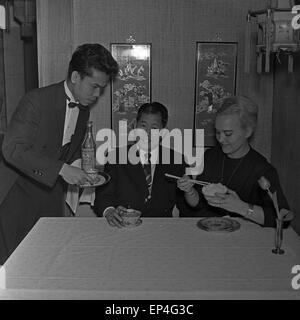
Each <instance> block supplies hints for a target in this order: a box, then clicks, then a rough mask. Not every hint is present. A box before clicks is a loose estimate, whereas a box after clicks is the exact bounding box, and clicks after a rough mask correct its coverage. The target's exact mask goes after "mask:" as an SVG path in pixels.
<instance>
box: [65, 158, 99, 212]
mask: <svg viewBox="0 0 300 320" xmlns="http://www.w3.org/2000/svg"><path fill="white" fill-rule="evenodd" d="M71 165H72V166H74V167H78V168H80V167H81V159H78V160H76V161H74V162H73V163H72V164H71ZM94 201H95V188H94V187H89V188H83V192H82V193H81V195H80V196H79V187H78V186H76V185H69V186H68V191H67V197H66V203H67V204H68V206H69V207H70V209H71V210H72V211H73V213H74V215H75V216H76V212H77V209H78V206H79V204H80V203H82V202H84V203H90V204H91V205H94Z"/></svg>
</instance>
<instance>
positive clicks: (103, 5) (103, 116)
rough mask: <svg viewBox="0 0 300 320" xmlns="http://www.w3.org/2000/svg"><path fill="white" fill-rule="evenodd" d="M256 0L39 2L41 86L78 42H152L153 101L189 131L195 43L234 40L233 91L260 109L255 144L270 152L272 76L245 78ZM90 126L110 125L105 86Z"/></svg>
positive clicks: (57, 73) (56, 74)
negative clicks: (246, 35)
mask: <svg viewBox="0 0 300 320" xmlns="http://www.w3.org/2000/svg"><path fill="white" fill-rule="evenodd" d="M262 7H264V1H261V0H243V1H240V0H122V1H120V0H73V1H72V0H37V8H38V48H39V77H40V85H46V84H49V83H52V82H54V81H59V80H61V79H63V78H64V77H65V75H66V71H67V64H68V61H69V59H70V56H71V53H72V51H73V50H74V49H75V48H76V47H77V46H78V45H80V44H82V43H87V42H99V43H101V44H103V45H105V46H106V47H107V48H109V46H110V43H113V42H125V41H126V39H127V38H128V37H129V36H130V35H132V36H133V37H134V38H135V39H136V41H137V42H150V43H152V100H157V101H161V102H162V103H164V104H166V105H167V106H168V108H169V111H170V121H169V127H170V128H174V127H177V128H180V129H184V128H192V127H193V121H194V91H195V84H194V82H195V51H196V42H197V41H214V40H215V39H216V38H217V37H219V38H221V40H222V41H225V42H226V41H228V42H231V41H237V42H238V48H239V52H238V77H237V91H238V93H241V94H247V95H249V96H251V97H253V98H254V99H255V100H256V101H257V102H258V103H259V105H260V106H261V110H260V116H259V127H258V130H257V134H256V138H255V140H254V145H255V147H257V149H258V150H259V151H261V152H262V153H263V154H264V155H265V156H267V157H268V158H270V155H271V123H272V121H271V117H272V105H273V83H272V81H273V80H272V76H268V75H267V76H266V75H262V76H257V75H256V73H255V61H254V56H255V51H254V49H253V53H252V73H251V75H245V73H244V71H243V69H244V33H245V19H246V14H247V11H248V9H258V8H262ZM92 118H93V120H94V122H95V127H96V129H100V128H104V127H110V124H111V110H110V89H109V88H108V89H107V90H106V92H105V94H104V96H103V97H102V99H100V100H99V103H98V105H97V106H96V108H95V109H94V110H93V111H92Z"/></svg>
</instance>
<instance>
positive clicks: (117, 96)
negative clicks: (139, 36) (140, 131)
mask: <svg viewBox="0 0 300 320" xmlns="http://www.w3.org/2000/svg"><path fill="white" fill-rule="evenodd" d="M111 53H112V56H113V57H114V58H115V60H116V61H117V62H118V64H119V68H120V69H119V74H118V76H117V77H116V79H115V81H113V82H112V85H111V91H112V92H111V99H112V101H111V105H112V112H111V114H112V129H113V130H114V131H115V133H116V136H117V137H118V136H119V121H120V120H124V121H126V123H127V128H128V130H127V132H129V131H130V130H131V129H133V127H134V123H135V119H136V114H137V110H138V108H139V107H140V106H141V105H142V104H143V103H146V102H150V101H151V44H135V43H134V44H130V43H112V44H111Z"/></svg>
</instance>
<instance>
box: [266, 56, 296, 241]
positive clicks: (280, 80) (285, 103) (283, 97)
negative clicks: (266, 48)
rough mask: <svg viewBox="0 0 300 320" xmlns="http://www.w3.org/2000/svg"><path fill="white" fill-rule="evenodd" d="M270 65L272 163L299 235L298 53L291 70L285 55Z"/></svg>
mask: <svg viewBox="0 0 300 320" xmlns="http://www.w3.org/2000/svg"><path fill="white" fill-rule="evenodd" d="M280 60H281V64H279V63H275V67H274V70H275V72H274V113H273V130H272V163H273V164H274V165H275V166H276V168H277V169H278V172H279V176H280V180H281V182H282V185H283V188H284V190H285V192H286V195H287V197H288V201H289V204H290V206H291V209H292V210H293V211H294V213H295V220H294V222H293V225H294V228H295V230H296V231H297V232H298V234H299V235H300V95H299V84H300V54H298V55H297V56H296V58H295V60H294V72H293V73H292V74H288V72H287V59H286V58H285V59H284V58H283V57H281V58H280Z"/></svg>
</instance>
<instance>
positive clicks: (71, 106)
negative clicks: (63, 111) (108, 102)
mask: <svg viewBox="0 0 300 320" xmlns="http://www.w3.org/2000/svg"><path fill="white" fill-rule="evenodd" d="M68 107H69V108H76V107H77V108H78V109H79V110H85V109H86V107H84V106H83V105H82V104H80V103H79V102H69V103H68Z"/></svg>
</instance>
